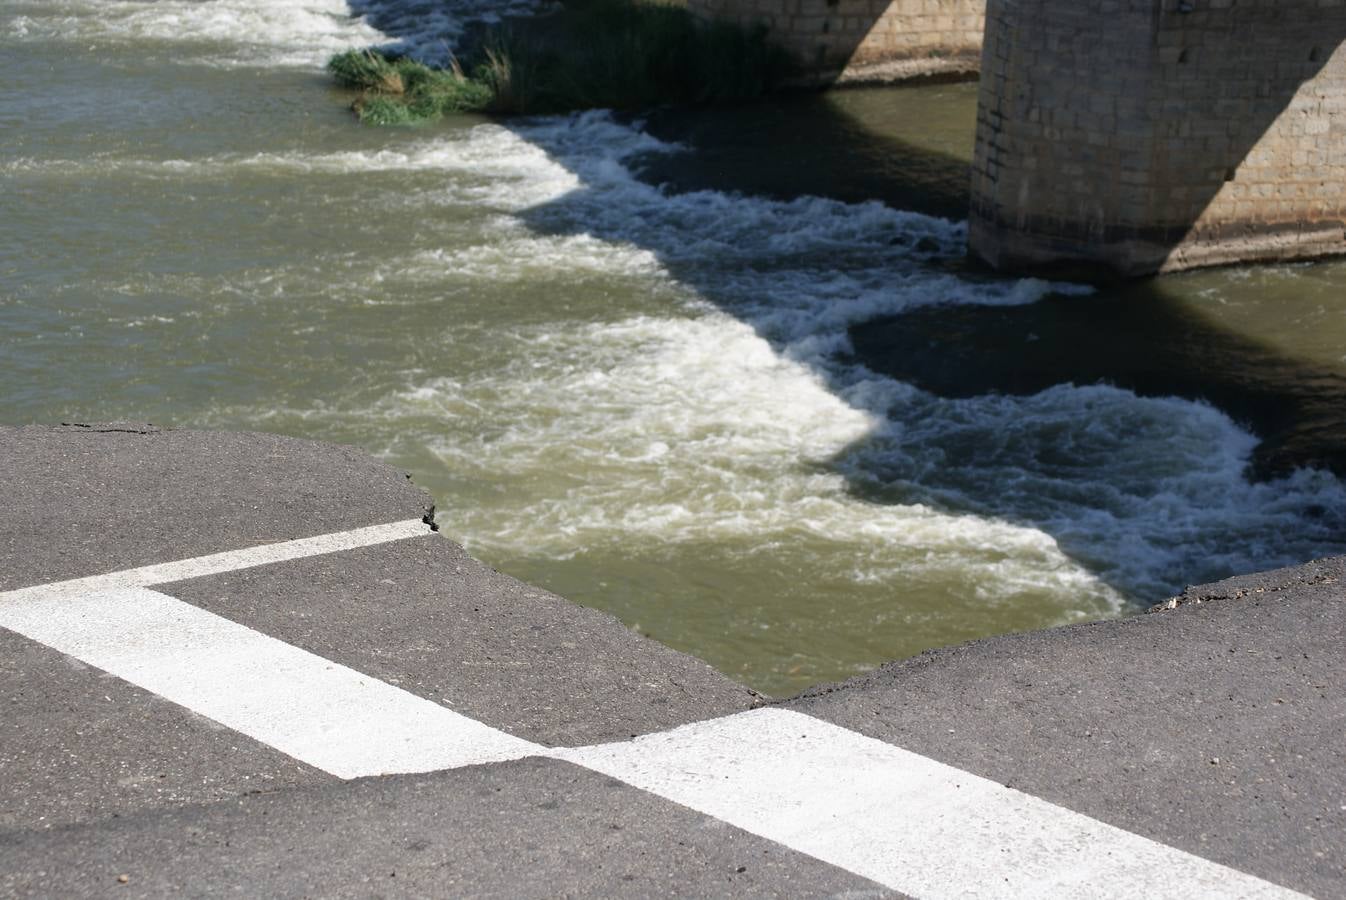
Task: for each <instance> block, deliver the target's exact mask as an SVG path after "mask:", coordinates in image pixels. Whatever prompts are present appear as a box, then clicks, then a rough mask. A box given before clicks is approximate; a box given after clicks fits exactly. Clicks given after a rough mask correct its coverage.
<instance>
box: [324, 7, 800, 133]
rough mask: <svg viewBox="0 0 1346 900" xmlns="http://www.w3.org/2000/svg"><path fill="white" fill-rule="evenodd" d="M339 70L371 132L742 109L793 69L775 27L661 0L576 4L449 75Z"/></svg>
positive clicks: (487, 47)
mask: <svg viewBox="0 0 1346 900" xmlns="http://www.w3.org/2000/svg"><path fill="white" fill-rule="evenodd" d="M328 70H329V71H330V72H331V73H332V75H333V76H334V77H335V78H336V79H337V81H338V82H339V83H340V84H342V85H343V86H345V87H349V88H354V89H356V90H359V91H360V96H359V98H358V99H357V100H356V101H355V104H354V109H355V111H356V112H357V113H358V114H359V116H360V118H361V120H362V121H365V122H369V123H371V124H410V123H414V122H421V121H426V120H430V119H435V118H438V117H440V116H443V115H446V114H451V113H459V112H487V113H499V114H543V113H560V112H568V111H571V110H579V109H595V108H606V109H623V110H637V109H644V108H650V107H654V106H664V105H672V106H701V105H713V104H725V103H735V102H741V101H745V100H751V99H754V98H756V97H760V96H762V95H763V94H766V93H769V92H770V91H772V90H774V89H776V88H777V87H778V86H779V85H780V84H781V83H782V81H783V80H784V79H785V78H786V77H787V76H788V75H789V73H790V61H789V58H788V56H787V55H786V54H785V52H784V51H782V50H780V49H778V48H776V47H773V46H772V45H771V44H769V43H767V40H766V33H765V30H764V29H746V28H742V27H740V26H738V25H734V24H732V23H728V22H702V21H700V20H698V19H697V18H696V17H694V16H693V15H692V14H691V13H690V12H688V11H687V9H686V8H685V7H682V6H679V5H675V4H673V3H668V2H658V0H571V2H570V3H568V4H567V5H566V6H565V7H563V8H562V9H561V10H560V11H558V12H554V13H549V14H546V15H543V16H539V17H537V18H535V19H532V20H526V21H524V22H522V23H518V24H515V25H512V26H502V27H499V28H495V29H491V30H488V31H486V32H484V33H483V34H482V35H480V37H479V39H478V40H477V42H476V44H475V47H474V49H471V50H469V51H468V52H467V53H466V54H465V56H464V57H463V58H462V60H453V61H452V62H451V64H450V65H449V66H448V67H446V68H432V67H430V66H427V65H425V64H423V63H420V62H417V61H415V60H412V59H409V58H406V57H397V56H393V55H389V54H385V53H381V52H379V51H376V50H355V51H349V52H347V53H342V54H339V55H337V56H335V57H333V58H332V60H331V62H329V63H328Z"/></svg>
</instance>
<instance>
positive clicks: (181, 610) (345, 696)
mask: <svg viewBox="0 0 1346 900" xmlns="http://www.w3.org/2000/svg"><path fill="white" fill-rule="evenodd" d="M0 626H4V627H5V628H8V629H10V630H12V631H17V632H18V633H19V634H22V635H25V636H26V637H29V638H31V639H33V640H35V641H39V642H41V643H43V644H46V645H47V646H49V647H53V648H55V649H57V650H59V651H61V652H62V653H66V654H69V655H70V656H73V657H75V658H76V659H79V660H81V661H83V662H86V663H88V664H89V665H92V666H97V667H98V668H100V669H102V670H104V671H105V672H110V673H111V674H113V675H116V676H117V677H118V678H122V679H125V680H126V681H129V682H131V683H132V684H134V685H137V686H139V687H142V688H144V689H145V690H147V691H152V692H153V693H155V694H158V695H159V696H161V697H164V698H166V699H168V700H171V701H173V702H174V703H177V704H179V705H180V706H185V707H186V708H188V709H190V710H192V711H194V712H197V713H200V714H201V715H203V716H206V717H208V718H211V719H214V720H215V721H216V722H219V723H220V724H222V725H227V726H228V727H230V728H232V729H234V730H235V731H239V732H241V733H243V734H245V735H247V736H248V737H251V738H253V739H255V740H258V741H261V742H262V743H264V744H269V745H270V746H272V747H275V748H276V749H277V750H280V751H281V752H283V753H288V754H289V755H290V756H293V757H294V758H295V759H298V760H301V761H303V762H306V763H308V764H309V765H312V766H316V767H317V768H319V769H322V770H324V771H326V772H330V773H331V774H333V775H335V776H337V777H338V778H357V777H360V776H362V775H380V774H389V773H394V772H429V771H434V770H436V769H446V768H453V767H456V766H466V765H473V764H476V763H483V762H496V761H500V760H506V759H518V758H519V757H522V756H529V755H532V754H534V753H536V752H537V751H539V750H541V749H542V748H541V747H539V746H538V745H536V744H533V743H530V742H529V741H525V740H522V739H520V738H516V737H513V736H512V735H508V734H506V733H504V732H503V731H499V730H497V729H495V728H491V727H490V726H488V725H484V724H482V723H481V722H478V721H476V720H475V719H470V718H468V717H467V716H464V715H460V714H459V713H456V712H454V711H453V710H451V709H448V708H447V707H444V706H441V705H439V704H438V703H435V702H433V701H430V700H426V699H423V698H421V697H417V696H416V695H415V694H411V693H408V692H407V691H404V690H402V689H401V688H398V687H394V686H393V685H391V684H388V683H386V682H383V681H380V680H378V679H377V678H371V677H370V676H368V675H363V674H361V673H359V672H357V671H355V670H354V669H348V668H347V667H345V666H342V665H338V664H336V663H334V662H331V661H330V660H326V659H323V658H322V657H321V656H316V655H314V654H312V653H309V652H308V651H307V650H301V649H299V648H298V647H294V646H291V645H290V644H286V643H284V642H283V641H279V640H276V639H275V638H272V637H268V636H267V635H264V634H262V633H260V632H258V631H254V630H253V629H251V628H248V627H246V626H244V625H239V624H238V623H236V622H231V621H229V620H228V619H224V618H221V617H220V616H217V615H215V614H214V613H210V612H207V611H205V610H203V609H200V608H199V607H196V606H193V605H192V604H190V603H184V602H183V601H181V600H177V599H175V598H173V597H169V596H167V595H166V594H161V593H159V592H158V591H151V590H148V589H146V588H123V589H120V590H112V591H97V592H93V593H86V594H80V595H73V594H69V593H66V594H60V595H47V596H41V597H34V598H31V599H28V600H21V601H5V602H3V603H0Z"/></svg>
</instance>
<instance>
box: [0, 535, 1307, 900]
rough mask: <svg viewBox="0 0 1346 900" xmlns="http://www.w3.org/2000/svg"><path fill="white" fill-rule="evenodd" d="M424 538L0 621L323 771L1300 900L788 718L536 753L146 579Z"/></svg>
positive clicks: (914, 861)
mask: <svg viewBox="0 0 1346 900" xmlns="http://www.w3.org/2000/svg"><path fill="white" fill-rule="evenodd" d="M426 534H428V529H427V528H426V526H425V524H424V523H422V522H421V521H420V520H411V521H406V522H395V523H390V524H388V525H377V526H374V527H372V528H361V529H356V530H353V531H347V532H340V533H337V534H330V535H320V536H318V537H312V538H303V539H300V540H295V541H285V542H281V543H276V544H267V545H263V546H259V547H252V548H248V549H245V550H237V551H230V552H227V553H216V554H212V555H210V556H203V557H197V558H195V559H186V560H180V561H177V562H171V563H163V564H159V565H152V566H143V567H141V568H137V569H127V570H124V571H121V572H112V573H109V574H106V575H97V576H93V577H90V578H78V579H71V580H69V581H62V582H55V583H52V584H47V585H39V586H36V587H30V588H21V589H19V590H14V591H9V592H6V593H0V627H4V628H8V629H10V630H13V631H16V632H18V633H20V634H23V635H25V636H27V637H29V638H31V639H32V640H35V641H38V642H40V643H43V644H46V645H48V646H50V647H53V648H55V649H56V650H59V651H61V652H63V653H66V654H69V655H70V656H73V657H75V658H76V659H79V660H81V661H83V662H86V663H89V664H90V665H93V666H96V667H98V668H100V669H103V670H105V671H107V672H110V673H112V674H113V675H116V676H118V677H120V678H123V679H125V680H127V681H129V682H131V683H132V684H136V685H138V686H140V687H142V688H145V689H146V690H149V691H152V692H154V693H156V694H158V695H160V696H162V697H165V698H166V699H168V700H171V701H173V702H174V703H177V704H179V705H181V706H184V707H186V708H188V709H191V710H193V711H195V712H197V713H200V714H202V715H205V716H207V717H209V718H211V719H214V720H215V721H217V722H220V723H222V724H224V725H226V726H228V727H230V728H233V729H234V730H236V731H239V732H241V733H243V734H246V735H248V736H249V737H252V738H255V739H256V740H258V741H260V742H262V743H265V744H268V745H270V746H272V747H275V748H277V749H279V750H281V751H282V752H284V753H287V754H289V755H290V756H293V757H294V758H296V759H298V760H301V761H303V762H306V763H309V764H310V765H313V766H316V767H317V768H320V769H323V770H324V771H327V772H330V773H331V774H333V775H335V776H337V777H340V778H356V777H360V776H365V775H378V774H387V773H395V772H424V771H432V770H437V769H445V768H454V767H457V766H464V765H473V764H477V763H483V762H494V761H502V760H508V759H518V758H522V757H527V756H544V757H549V758H553V759H559V760H565V761H569V762H572V763H575V764H577V765H581V766H584V767H586V768H589V769H592V770H594V771H598V772H602V773H604V774H606V775H609V776H611V777H614V778H618V779H620V780H622V781H624V782H626V783H628V784H631V785H634V786H635V787H638V788H641V789H643V790H646V791H649V792H650V793H653V794H655V795H657V796H660V797H663V798H665V799H667V800H671V801H673V802H676V803H680V804H682V805H684V806H687V807H689V808H691V809H694V810H696V811H698V812H701V813H703V814H705V815H709V816H713V817H715V818H717V819H720V820H722V821H725V822H728V823H729V824H731V825H735V826H737V827H739V828H742V829H743V830H745V831H748V832H751V833H753V834H756V835H759V836H761V837H765V838H767V839H769V840H772V841H775V842H777V843H780V844H782V845H784V846H786V847H789V848H791V849H793V850H796V851H799V852H802V853H806V854H809V855H811V856H814V857H817V858H818V859H821V860H824V861H826V862H829V863H832V864H833V865H836V866H839V867H841V868H843V869H846V870H849V871H851V872H854V873H856V874H859V875H862V876H864V877H867V878H870V879H872V880H874V881H876V882H879V883H880V884H884V885H887V886H889V887H892V888H894V889H896V890H899V891H902V892H903V893H908V894H915V895H918V896H921V897H927V898H937V897H954V896H968V895H969V894H981V895H985V894H990V895H993V896H996V897H1042V896H1070V897H1109V898H1126V897H1143V898H1149V897H1155V896H1163V897H1170V898H1198V897H1209V896H1220V897H1243V898H1258V900H1261V898H1286V900H1288V898H1303V895H1301V894H1297V893H1295V892H1293V891H1290V890H1287V889H1285V888H1281V887H1278V886H1277V885H1273V884H1271V883H1269V882H1266V881H1263V880H1261V879H1259V878H1255V877H1253V876H1251V875H1247V874H1244V873H1242V872H1238V871H1235V870H1233V869H1229V868H1226V867H1224V866H1220V865H1218V864H1216V863H1213V862H1210V861H1209V860H1205V859H1202V858H1200V857H1196V856H1193V855H1191V854H1188V853H1185V852H1183V851H1180V850H1177V849H1174V848H1172V847H1168V846H1165V845H1163V844H1160V843H1157V842H1155V841H1151V840H1149V839H1147V838H1143V837H1140V836H1139V835H1135V834H1132V833H1130V832H1127V831H1123V830H1121V829H1119V828H1115V827H1113V826H1110V825H1106V824H1103V823H1101V822H1098V821H1097V820H1094V819H1091V818H1089V817H1087V816H1084V815H1081V814H1079V813H1076V812H1072V811H1070V810H1067V809H1064V808H1062V807H1059V806H1055V805H1054V804H1051V803H1048V802H1047V801H1045V800H1042V799H1040V798H1037V797H1033V796H1031V795H1028V794H1024V793H1022V792H1020V791H1015V790H1013V789H1010V788H1006V787H1004V786H1002V785H999V784H996V783H995V782H992V781H988V780H986V779H984V778H980V777H978V776H975V775H972V774H970V773H968V772H964V771H962V770H960V769H956V768H953V767H951V766H947V765H944V764H943V763H939V762H936V761H935V760H932V759H929V758H927V757H923V756H919V755H917V754H914V753H911V752H909V751H906V750H902V749H901V748H899V747H895V746H892V745H890V744H887V743H884V742H883V741H878V740H874V739H872V738H867V737H864V736H863V735H860V734H857V733H855V732H853V731H849V730H847V729H845V728H841V727H839V726H836V725H831V724H829V723H826V722H823V721H821V720H819V719H815V718H813V717H811V716H807V715H804V714H802V713H796V712H792V711H789V710H783V709H759V710H753V711H750V712H745V713H738V714H736V715H731V716H726V717H724V718H721V719H713V720H710V721H705V722H698V723H694V724H692V725H686V726H683V727H681V728H676V729H673V730H671V731H667V732H662V733H659V734H653V735H647V736H645V737H641V738H637V739H635V740H631V741H624V742H621V743H616V744H603V745H598V746H594V747H579V748H568V749H547V748H544V747H542V746H540V745H538V744H533V743H531V742H529V741H526V740H523V739H521V738H516V737H514V736H512V735H509V734H506V733H505V732H503V731H500V730H498V729H495V728H491V727H490V726H488V725H485V724H483V723H481V722H478V721H476V720H475V719H471V718H468V717H467V716H463V715H461V714H459V713H456V712H454V711H453V710H451V709H448V708H447V707H444V706H441V705H440V704H438V703H434V702H432V701H430V700H425V699H423V698H421V697H417V696H415V695H414V694H411V693H409V692H407V691H404V690H402V689H401V688H397V687H395V686H393V685H390V684H387V683H386V682H383V681H380V680H379V679H376V678H373V677H370V676H367V675H363V674H361V673H359V672H357V671H355V670H353V669H349V668H347V667H345V666H341V665H338V664H336V663H334V662H331V661H329V660H326V659H323V658H322V657H319V656H316V655H314V654H312V653H309V652H308V651H306V650H301V649H299V648H297V647H294V646H291V645H289V644H286V643H284V642H283V641H280V640H277V639H275V638H272V637H269V636H267V635H264V634H262V633H260V632H257V631H254V630H253V629H251V628H248V627H246V626H244V625H240V624H238V623H236V622H232V621H229V620H228V619H224V618H221V617H220V616H217V615H215V614H214V613H210V612H207V611H206V610H203V609H200V608H199V607H196V606H193V605H191V604H189V603H185V602H183V601H181V600H177V599H175V598H173V597H170V596H168V595H166V594H163V593H160V592H158V591H153V590H149V589H148V588H149V586H150V585H153V584H164V583H166V582H171V581H182V580H185V579H188V578H196V577H200V576H203V575H211V574H218V573H221V572H228V571H233V570H235V569H242V568H249V567H252V566H259V565H265V564H268V563H275V562H282V561H285V560H290V559H298V558H301V557H306V556H313V555H317V554H323V553H333V552H337V551H340V550H347V549H353V548H356V547H365V546H370V545H374V544H381V543H386V542H389V541H396V540H402V539H405V538H411V537H419V536H424V535H426Z"/></svg>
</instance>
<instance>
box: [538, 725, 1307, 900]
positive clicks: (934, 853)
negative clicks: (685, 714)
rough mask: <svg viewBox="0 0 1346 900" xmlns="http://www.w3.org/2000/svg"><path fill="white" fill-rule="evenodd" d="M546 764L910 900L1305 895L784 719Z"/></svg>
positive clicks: (656, 737) (844, 733)
mask: <svg viewBox="0 0 1346 900" xmlns="http://www.w3.org/2000/svg"><path fill="white" fill-rule="evenodd" d="M549 755H550V756H553V757H555V758H559V759H565V760H569V761H571V762H575V763H577V764H579V765H582V766H585V767H587V768H590V769H594V770H595V771H598V772H602V773H603V774H605V775H609V776H611V777H613V778H618V779H620V780H622V781H625V782H627V783H628V784H631V785H634V786H636V787H638V788H641V789H643V790H646V791H649V792H650V793H652V794H657V795H658V796H660V797H664V798H665V799H668V800H672V801H673V802H675V803H680V804H682V805H683V806H687V807H690V808H691V809H694V810H697V811H698V812H701V813H705V814H706V815H710V816H714V817H715V818H717V819H721V820H723V821H725V822H728V823H729V824H731V825H735V826H737V827H738V828H741V829H743V830H744V831H749V832H751V833H753V834H756V835H759V836H761V837H765V838H768V839H770V840H773V841H776V842H777V843H780V844H783V845H785V846H786V847H790V848H792V849H794V850H798V851H801V852H803V853H807V854H809V855H811V856H815V857H817V858H818V859H821V860H824V861H826V862H829V863H832V864H833V865H836V866H839V867H841V868H843V869H847V870H849V871H851V872H854V873H856V874H858V875H863V876H865V877H866V878H870V879H872V880H874V881H877V882H879V883H880V884H884V885H887V886H888V887H891V888H894V889H896V890H898V891H901V892H903V893H907V894H912V895H914V896H917V897H921V898H940V897H969V896H986V897H997V898H1011V897H1024V898H1035V900H1036V898H1042V897H1071V898H1086V897H1099V898H1104V897H1106V898H1113V900H1117V898H1132V897H1134V898H1138V900H1154V898H1159V897H1167V898H1210V897H1221V898H1235V897H1238V898H1266V900H1270V898H1301V900H1303V896H1304V895H1302V894H1298V893H1296V892H1294V891H1290V890H1287V889H1285V888H1282V887H1279V886H1277V885H1274V884H1271V883H1269V882H1266V881H1263V880H1261V879H1259V878H1255V877H1253V876H1251V875H1246V874H1244V873H1242V872H1238V871H1235V870H1233V869H1229V868H1226V867H1224V866H1221V865H1218V864H1216V863H1213V862H1210V861H1209V860H1205V859H1201V858H1200V857H1197V856H1193V855H1191V854H1190V853H1185V852H1183V851H1181V850H1177V849H1174V848H1172V847H1169V846H1166V845H1164V844H1160V843H1157V842H1155V841H1151V840H1149V839H1147V838H1143V837H1140V836H1139V835H1135V834H1132V833H1130V832H1128V831H1123V830H1122V829H1120V828H1114V827H1113V826H1111V825H1105V824H1104V823H1102V822H1099V821H1097V820H1095V819H1091V818H1089V817H1087V816H1083V815H1080V814H1079V813H1076V812H1072V811H1071V810H1068V809H1064V808H1062V807H1060V806H1056V805H1054V804H1051V803H1048V802H1047V801H1045V800H1042V799H1040V798H1037V797H1033V796H1031V795H1029V794H1025V793H1022V792H1021V791H1016V790H1013V789H1011V788H1007V787H1005V786H1004V785H1001V784H997V783H995V782H993V781H989V780H987V779H985V778H980V777H978V776H976V775H972V774H970V773H968V772H964V771H962V770H961V769H955V768H953V767H951V766H947V765H944V764H943V763H940V762H936V761H935V760H933V759H929V758H927V757H924V756H919V755H917V754H915V753H911V752H908V751H906V750H903V749H901V748H899V747H894V746H892V745H891V744H887V743H884V742H883V741H878V740H874V739H873V738H868V737H865V736H864V735H861V734H857V733H856V732H853V731H850V730H848V729H845V728H841V727H838V726H836V725H831V724H829V723H827V722H823V721H821V720H819V719H815V718H813V717H812V716H807V715H804V714H802V713H797V712H792V711H789V710H784V709H757V710H752V711H749V712H744V713H738V714H736V715H732V716H726V717H725V718H721V719H713V720H710V721H706V722H697V723H694V724H692V725H686V726H683V727H681V728H676V729H674V730H672V731H666V732H662V733H660V734H653V735H648V736H645V737H641V738H636V739H635V740H631V741H623V742H621V743H617V744H607V745H599V746H596V747H582V748H577V749H573V750H557V751H552V752H551V753H550V754H549Z"/></svg>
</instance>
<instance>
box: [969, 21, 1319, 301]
mask: <svg viewBox="0 0 1346 900" xmlns="http://www.w3.org/2000/svg"><path fill="white" fill-rule="evenodd" d="M1344 40H1346V0H1185V2H1184V0H989V4H988V9H987V28H986V43H985V46H984V48H983V57H982V82H981V96H980V109H979V112H978V122H977V149H976V162H975V165H974V173H973V183H972V216H971V221H970V228H969V231H970V239H971V245H972V249H973V251H974V252H975V253H976V254H978V255H980V256H981V257H982V258H984V259H986V260H987V261H988V262H990V263H991V264H992V265H994V266H996V267H997V268H1004V269H1025V268H1036V267H1044V266H1049V265H1052V264H1058V263H1064V264H1072V263H1073V264H1083V265H1086V266H1103V267H1107V268H1110V269H1112V270H1114V271H1117V272H1119V273H1122V274H1127V275H1135V274H1143V273H1149V272H1156V271H1169V270H1175V269H1183V268H1189V267H1192V266H1200V265H1212V264H1220V263H1228V262H1237V261H1251V260H1271V259H1291V258H1297V257H1312V256H1322V255H1328V254H1333V253H1346V224H1344V223H1346V46H1343V44H1342V42H1343V41H1344Z"/></svg>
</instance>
